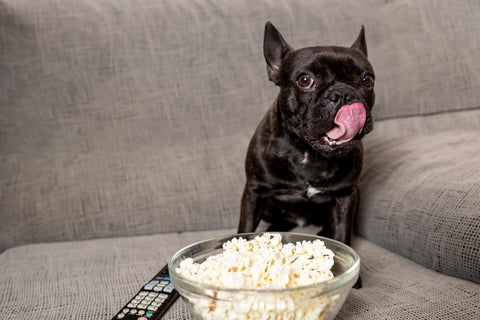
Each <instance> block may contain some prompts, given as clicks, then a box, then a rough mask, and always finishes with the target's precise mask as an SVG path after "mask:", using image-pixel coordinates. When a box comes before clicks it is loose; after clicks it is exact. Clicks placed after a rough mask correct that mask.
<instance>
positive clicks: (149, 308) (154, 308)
mask: <svg viewBox="0 0 480 320" xmlns="http://www.w3.org/2000/svg"><path fill="white" fill-rule="evenodd" d="M147 309H148V310H151V311H153V312H155V311H157V310H158V307H156V306H148V308H147Z"/></svg>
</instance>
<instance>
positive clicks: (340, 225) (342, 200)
mask: <svg viewBox="0 0 480 320" xmlns="http://www.w3.org/2000/svg"><path fill="white" fill-rule="evenodd" d="M358 194H359V192H358V187H357V186H353V187H352V188H351V191H350V192H349V193H347V194H345V195H342V196H338V197H335V199H334V201H335V203H334V205H333V207H332V209H331V212H330V230H331V232H332V238H334V239H335V240H338V241H341V242H343V243H345V244H347V245H350V244H351V241H352V230H353V217H354V215H355V213H356V211H357V207H358Z"/></svg>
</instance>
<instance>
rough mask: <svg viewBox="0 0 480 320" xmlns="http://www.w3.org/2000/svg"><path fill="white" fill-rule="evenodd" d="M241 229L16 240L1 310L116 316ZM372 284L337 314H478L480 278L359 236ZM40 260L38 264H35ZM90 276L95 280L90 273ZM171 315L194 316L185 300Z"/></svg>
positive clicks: (170, 319) (26, 314) (5, 265)
mask: <svg viewBox="0 0 480 320" xmlns="http://www.w3.org/2000/svg"><path fill="white" fill-rule="evenodd" d="M234 231H235V230H234V229H224V230H217V231H201V232H186V233H181V234H178V233H167V234H158V235H151V236H138V237H124V238H112V239H98V240H89V241H78V242H63V243H52V244H33V245H25V246H19V247H16V248H11V249H9V250H7V251H5V252H4V253H3V254H2V255H0V265H1V266H2V272H1V273H0V288H2V291H1V294H0V305H1V306H2V308H0V318H1V319H2V320H14V319H30V318H35V319H42V320H54V319H77V320H91V319H96V318H101V319H110V318H111V317H112V316H113V315H114V314H115V313H116V312H117V311H118V309H119V308H121V307H122V306H123V305H124V304H125V303H126V301H127V299H128V298H130V297H132V296H133V295H134V294H135V293H136V292H137V290H138V289H139V287H140V286H141V285H143V284H144V283H145V282H146V281H148V279H150V278H151V277H152V276H153V275H154V274H155V273H156V272H157V271H158V270H159V269H160V268H161V267H162V266H163V264H164V263H165V261H166V260H167V259H168V258H169V257H170V256H171V255H172V254H173V253H174V252H175V251H177V250H178V249H180V248H181V247H183V246H184V245H187V244H190V243H192V242H196V241H198V240H202V239H208V238H211V237H219V236H223V235H228V234H231V233H232V232H234ZM353 244H354V247H355V248H356V249H357V251H358V253H359V254H360V256H361V260H362V266H361V276H362V279H363V283H364V287H363V288H362V289H361V290H352V292H351V294H350V296H349V297H348V298H347V301H346V303H345V306H344V308H343V309H342V310H341V311H340V313H339V315H338V317H337V319H341V320H350V319H351V320H353V319H355V320H362V319H365V320H372V319H378V320H385V319H427V320H429V319H432V320H433V319H452V320H455V319H458V320H464V319H476V318H478V317H480V310H479V308H478V305H479V304H480V295H478V285H477V284H475V283H473V282H469V281H465V280H461V279H457V278H453V277H449V276H446V275H442V274H439V273H436V272H434V271H432V270H430V269H426V268H423V267H422V266H420V265H418V264H416V263H415V262H412V261H411V260H409V259H406V258H403V257H401V256H399V255H397V254H395V253H392V252H390V251H387V250H385V249H382V248H381V247H378V246H376V245H374V244H373V243H372V242H370V241H367V240H365V239H362V238H358V237H357V238H354V243H353ZM32 266H35V267H32ZM87 276H88V281H86V280H85V279H86V277H87ZM164 319H166V320H178V319H184V320H190V319H193V317H192V316H191V315H190V314H189V313H188V311H187V310H186V306H185V304H184V302H183V301H182V300H178V301H177V302H176V303H175V304H174V305H173V306H172V308H171V309H170V310H169V312H168V313H167V315H166V316H165V318H164Z"/></svg>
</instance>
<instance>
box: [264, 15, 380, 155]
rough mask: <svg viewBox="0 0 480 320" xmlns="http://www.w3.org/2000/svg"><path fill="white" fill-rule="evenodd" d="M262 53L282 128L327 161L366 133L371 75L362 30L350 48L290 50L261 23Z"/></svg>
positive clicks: (369, 124)
mask: <svg viewBox="0 0 480 320" xmlns="http://www.w3.org/2000/svg"><path fill="white" fill-rule="evenodd" d="M263 49H264V55H265V59H266V61H267V71H268V77H269V79H270V80H271V81H273V82H274V83H275V84H276V85H278V86H279V87H280V94H279V97H278V99H277V103H278V106H279V111H280V117H281V119H282V125H283V126H284V127H285V129H287V130H288V131H290V132H293V133H294V134H296V135H297V136H299V137H300V138H301V139H303V140H304V141H305V142H307V143H308V144H309V145H310V146H311V147H312V148H313V149H314V150H316V151H318V152H320V153H321V154H323V155H324V156H327V157H328V156H336V155H341V154H343V153H345V152H348V151H349V150H351V149H352V147H355V145H358V144H359V143H360V142H359V141H360V139H361V138H362V137H363V136H364V135H365V134H367V133H369V132H370V131H371V130H372V128H373V126H372V116H371V109H372V107H373V104H374V101H375V93H374V82H375V74H374V72H373V68H372V66H371V64H370V62H369V61H368V59H367V44H366V41H365V31H364V28H363V26H362V29H361V30H360V34H359V35H358V37H357V39H356V40H355V42H354V43H353V45H352V46H351V47H350V48H347V47H336V46H319V47H309V48H302V49H298V50H294V49H293V48H292V47H291V46H290V45H288V44H287V42H286V41H285V40H284V39H283V37H282V35H281V34H280V32H278V30H277V29H276V28H275V27H274V26H273V24H271V23H270V22H267V24H266V26H265V39H264V48H263Z"/></svg>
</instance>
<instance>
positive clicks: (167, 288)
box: [163, 283, 175, 293]
mask: <svg viewBox="0 0 480 320" xmlns="http://www.w3.org/2000/svg"><path fill="white" fill-rule="evenodd" d="M174 289H175V287H174V286H173V284H171V283H170V284H169V285H168V286H166V287H165V288H163V291H164V292H168V293H171V292H172V291H173V290H174Z"/></svg>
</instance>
